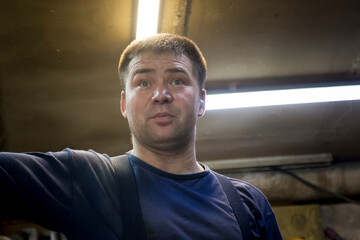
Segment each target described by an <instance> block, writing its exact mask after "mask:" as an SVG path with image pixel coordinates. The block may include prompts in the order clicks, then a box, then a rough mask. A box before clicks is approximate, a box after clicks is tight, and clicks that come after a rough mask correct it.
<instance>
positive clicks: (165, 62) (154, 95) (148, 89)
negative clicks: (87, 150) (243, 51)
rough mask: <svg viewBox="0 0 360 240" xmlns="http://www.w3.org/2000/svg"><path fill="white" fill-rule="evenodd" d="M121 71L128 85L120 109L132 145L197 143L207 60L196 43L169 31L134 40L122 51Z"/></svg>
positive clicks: (171, 147) (164, 146)
mask: <svg viewBox="0 0 360 240" xmlns="http://www.w3.org/2000/svg"><path fill="white" fill-rule="evenodd" d="M119 71H120V77H121V79H122V84H123V88H124V91H122V93H121V112H122V115H123V116H124V117H125V119H127V120H128V123H129V127H130V130H131V133H132V137H133V146H134V149H135V148H137V146H143V147H145V146H146V147H148V148H152V149H158V150H160V149H162V150H171V151H173V150H180V149H185V148H186V147H194V145H195V128H196V127H195V125H196V122H197V119H198V118H199V117H201V116H202V115H203V114H204V112H205V95H206V91H205V89H204V88H203V85H204V79H205V75H206V64H205V60H204V59H203V57H202V55H201V53H200V51H199V50H198V48H197V47H196V45H195V44H194V43H193V42H192V41H191V40H189V39H187V38H184V37H180V36H175V35H171V34H159V35H156V36H153V37H150V38H148V39H145V40H141V41H135V42H133V43H131V44H130V45H129V47H128V48H127V49H126V50H125V51H124V53H123V54H122V56H121V59H120V64H119ZM125 90H126V91H125Z"/></svg>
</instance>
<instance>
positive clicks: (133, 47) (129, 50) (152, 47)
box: [118, 33, 206, 90]
mask: <svg viewBox="0 0 360 240" xmlns="http://www.w3.org/2000/svg"><path fill="white" fill-rule="evenodd" d="M146 52H152V53H156V54H161V53H172V54H174V55H175V56H181V55H185V56H187V57H188V58H189V59H190V61H191V63H192V66H193V71H194V73H195V75H196V77H197V80H198V85H199V88H200V90H201V89H202V88H203V87H204V81H205V77H206V61H205V58H204V57H203V55H202V53H201V51H200V49H199V48H198V47H197V46H196V44H195V43H194V42H193V41H192V40H190V39H189V38H187V37H183V36H179V35H174V34H169V33H161V34H156V35H154V36H151V37H148V38H145V39H142V40H134V41H132V42H131V43H130V44H129V45H128V46H127V47H126V49H125V50H124V51H123V53H122V54H121V57H120V61H119V66H118V73H119V77H120V80H121V85H122V88H123V90H125V86H126V84H125V81H126V79H125V78H126V76H127V73H128V66H129V63H130V61H131V60H132V59H133V58H135V57H136V56H138V55H140V54H142V53H146Z"/></svg>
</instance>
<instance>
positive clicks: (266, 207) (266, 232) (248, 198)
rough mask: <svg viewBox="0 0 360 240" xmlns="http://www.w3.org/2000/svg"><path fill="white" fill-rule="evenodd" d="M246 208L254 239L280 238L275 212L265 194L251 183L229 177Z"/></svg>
mask: <svg viewBox="0 0 360 240" xmlns="http://www.w3.org/2000/svg"><path fill="white" fill-rule="evenodd" d="M228 179H229V180H230V182H231V183H232V184H233V185H234V186H235V188H236V190H237V192H238V193H239V195H240V196H241V198H242V200H243V202H244V204H245V207H246V208H247V211H248V214H249V220H250V228H251V230H252V233H253V235H254V236H255V237H257V238H256V239H258V238H259V239H266V240H273V239H282V237H281V234H280V231H279V228H278V226H277V222H276V218H275V214H274V212H273V210H272V208H271V206H270V204H269V202H268V200H267V198H266V197H265V195H264V194H263V193H262V192H261V191H260V190H259V189H258V188H256V187H255V186H253V185H252V184H250V183H248V182H245V181H242V180H239V179H234V178H229V177H228Z"/></svg>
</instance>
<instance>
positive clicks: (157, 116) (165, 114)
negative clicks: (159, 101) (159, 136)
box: [152, 112, 174, 118]
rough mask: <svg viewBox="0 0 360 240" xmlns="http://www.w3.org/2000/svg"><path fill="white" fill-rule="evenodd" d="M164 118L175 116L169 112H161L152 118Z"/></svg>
mask: <svg viewBox="0 0 360 240" xmlns="http://www.w3.org/2000/svg"><path fill="white" fill-rule="evenodd" d="M164 117H174V116H173V115H171V114H170V113H167V112H161V113H157V114H155V115H154V116H153V117H152V118H164Z"/></svg>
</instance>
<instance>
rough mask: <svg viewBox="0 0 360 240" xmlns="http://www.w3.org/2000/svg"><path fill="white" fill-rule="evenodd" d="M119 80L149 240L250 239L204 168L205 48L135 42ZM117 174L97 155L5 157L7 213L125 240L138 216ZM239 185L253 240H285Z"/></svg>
mask: <svg viewBox="0 0 360 240" xmlns="http://www.w3.org/2000/svg"><path fill="white" fill-rule="evenodd" d="M119 75H120V79H121V82H122V86H123V91H122V93H121V112H122V115H123V116H124V117H125V119H127V120H128V122H129V126H130V129H131V133H132V142H133V149H132V150H131V151H130V152H128V153H127V156H128V158H129V160H130V164H131V167H132V169H133V172H134V175H135V179H136V185H137V190H138V195H139V201H140V206H141V207H140V208H141V212H142V221H143V224H144V228H145V229H144V230H145V233H146V237H147V239H243V238H242V232H241V230H240V225H239V223H238V221H237V219H236V217H235V215H236V214H234V211H233V209H232V207H231V206H230V204H229V201H228V199H227V196H226V194H225V193H224V191H223V188H222V187H221V185H220V184H219V181H218V179H217V177H216V176H215V174H214V172H212V171H211V170H210V169H209V168H208V167H207V166H204V165H202V164H200V163H198V162H197V160H196V152H195V132H196V130H195V126H196V122H197V119H198V118H199V117H201V116H202V115H203V114H204V112H205V93H206V92H205V90H204V80H205V76H206V63H205V60H204V58H203V56H202V54H201V52H200V50H199V49H198V48H197V46H196V45H195V44H194V43H193V42H192V41H191V40H189V39H187V38H185V37H180V36H176V35H171V34H159V35H155V36H153V37H150V38H147V39H145V40H140V41H134V42H132V43H131V44H130V45H129V46H128V47H127V48H126V49H125V51H124V52H123V54H122V56H121V58H120V63H119ZM117 174H118V172H117V171H116V169H114V160H112V159H110V158H109V157H108V156H107V155H101V154H98V153H95V152H93V151H74V150H70V149H66V150H64V151H61V152H56V153H46V154H44V153H27V154H18V153H1V155H0V180H1V184H2V186H5V187H4V189H3V187H2V190H1V194H2V195H1V200H0V201H1V205H0V206H1V207H0V208H1V211H2V212H4V213H5V215H9V214H12V215H15V216H19V217H22V218H25V219H29V220H31V221H34V222H37V223H39V224H42V225H45V226H47V227H49V228H51V229H54V230H56V231H59V232H63V233H64V234H65V235H66V236H67V238H68V239H124V236H126V235H127V229H124V228H123V227H122V223H123V222H124V221H126V220H127V219H128V217H129V216H124V209H122V208H121V207H122V206H121V204H120V200H119V196H118V189H119V188H122V187H124V186H122V183H119V182H117V181H116V179H117ZM230 181H231V183H232V184H233V185H234V186H235V187H236V189H237V194H239V196H241V197H242V199H243V202H244V203H245V205H246V207H245V210H244V212H241V213H240V214H241V215H244V216H246V219H247V220H248V225H249V227H248V228H249V229H250V232H251V234H252V238H253V239H267V240H270V239H282V238H281V235H280V233H279V229H278V227H277V223H276V220H275V216H274V213H273V212H272V210H271V207H270V206H269V204H268V202H267V200H266V198H265V197H264V196H263V195H262V193H261V192H260V191H259V190H257V189H256V188H255V187H253V186H251V185H250V184H247V183H244V182H241V181H239V180H235V179H230ZM124 184H126V183H124ZM241 186H245V187H244V188H242V187H241ZM125 187H126V186H125ZM3 215H4V214H3Z"/></svg>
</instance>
